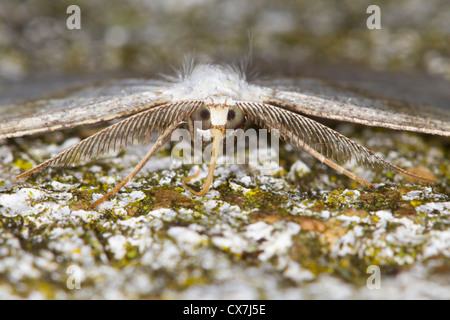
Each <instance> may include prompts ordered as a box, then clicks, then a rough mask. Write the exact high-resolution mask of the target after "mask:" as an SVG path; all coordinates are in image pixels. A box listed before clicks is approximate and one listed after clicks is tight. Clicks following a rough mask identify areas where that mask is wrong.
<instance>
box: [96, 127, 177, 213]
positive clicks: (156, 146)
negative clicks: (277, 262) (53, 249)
mask: <svg viewBox="0 0 450 320" xmlns="http://www.w3.org/2000/svg"><path fill="white" fill-rule="evenodd" d="M174 130H175V128H173V127H170V128H169V129H167V130H166V131H164V132H163V133H162V134H161V135H160V136H159V138H158V140H156V142H155V144H154V145H153V146H152V148H151V149H150V150H149V151H148V152H147V154H146V155H145V157H144V158H143V159H142V160H141V161H140V162H139V163H138V164H137V165H136V167H135V168H134V169H133V170H132V171H131V172H130V174H128V176H127V177H126V178H125V179H123V180H122V181H121V182H120V183H119V184H118V185H117V186H115V187H114V188H113V189H112V190H111V191H109V192H108V193H107V194H105V195H104V196H103V197H101V198H100V199H98V200H97V201H95V202H94V203H93V204H92V205H91V208H92V209H95V208H96V207H98V206H99V205H100V204H102V203H103V202H105V201H106V200H108V199H109V198H110V197H111V196H112V195H114V194H116V193H117V192H118V191H119V190H120V189H122V188H123V187H124V186H125V185H126V184H127V183H128V182H129V181H130V180H131V179H133V178H134V176H136V174H138V172H139V171H141V169H142V168H143V167H144V165H145V164H146V163H147V161H148V160H149V159H150V158H151V157H152V156H153V154H154V153H155V152H157V151H158V150H159V149H160V148H161V147H162V146H164V145H165V144H166V142H167V141H168V140H169V139H170V137H171V136H172V133H173V131H174Z"/></svg>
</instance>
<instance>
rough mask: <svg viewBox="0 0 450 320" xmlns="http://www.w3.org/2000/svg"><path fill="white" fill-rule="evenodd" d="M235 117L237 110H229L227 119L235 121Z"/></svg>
mask: <svg viewBox="0 0 450 320" xmlns="http://www.w3.org/2000/svg"><path fill="white" fill-rule="evenodd" d="M234 118H236V112H235V111H234V110H230V111H228V117H227V120H228V121H233V120H234Z"/></svg>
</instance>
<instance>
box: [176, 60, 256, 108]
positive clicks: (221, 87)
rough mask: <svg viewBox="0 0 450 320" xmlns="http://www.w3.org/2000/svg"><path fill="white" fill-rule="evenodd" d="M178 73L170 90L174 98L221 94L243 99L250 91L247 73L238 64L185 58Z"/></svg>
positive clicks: (206, 96) (199, 97) (217, 95)
mask: <svg viewBox="0 0 450 320" xmlns="http://www.w3.org/2000/svg"><path fill="white" fill-rule="evenodd" d="M177 75H178V77H177V78H176V81H175V85H174V86H173V87H172V88H171V90H169V91H170V94H171V95H172V97H173V98H174V100H189V99H191V100H204V99H208V98H210V97H219V96H222V97H228V98H231V99H235V100H241V99H242V98H243V97H246V96H248V93H249V84H248V82H247V81H246V77H245V74H244V73H243V72H242V71H241V70H240V68H239V67H237V66H236V65H226V64H211V63H198V62H196V61H195V60H194V59H185V63H184V64H183V67H182V68H181V70H179V71H178V72H177ZM171 80H172V81H174V80H175V78H171Z"/></svg>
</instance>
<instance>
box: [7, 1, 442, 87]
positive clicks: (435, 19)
mask: <svg viewBox="0 0 450 320" xmlns="http://www.w3.org/2000/svg"><path fill="white" fill-rule="evenodd" d="M371 4H376V5H378V6H380V8H381V30H369V29H368V28H367V27H366V21H367V18H368V17H369V16H370V14H367V13H366V10H367V7H368V6H369V5H371ZM69 5H78V6H79V7H80V9H81V30H69V29H68V28H67V27H66V20H67V18H68V17H69V16H70V14H68V13H66V10H67V7H68V6H69ZM249 34H250V35H251V38H252V46H253V59H254V65H255V67H256V69H257V70H259V71H260V73H261V74H263V75H271V74H284V75H302V74H306V75H311V74H312V75H319V76H326V75H327V74H328V73H333V72H332V71H333V70H354V69H355V68H356V69H361V70H363V69H374V70H390V71H402V72H414V73H415V72H420V73H426V74H431V75H436V76H439V77H444V78H447V79H448V78H450V1H448V0H434V1H423V0H400V1H373V0H371V1H363V0H361V1H355V0H346V1H327V0H319V1H317V0H316V1H300V0H283V1H270V0H258V1H243V0H228V1H226V0H223V1H220V0H209V1H208V0H147V1H146V0H129V1H106V0H100V1H91V0H86V1H83V0H81V1H76V0H70V1H65V0H58V1H54V0H30V1H16V0H2V1H1V2H0V79H1V80H4V81H5V80H6V81H17V80H23V79H26V78H28V77H30V76H42V75H44V76H45V75H73V74H76V75H80V74H93V73H95V74H103V75H110V74H127V75H129V74H137V75H150V76H151V75H153V74H154V73H155V72H170V68H171V66H175V67H177V66H179V65H180V64H181V62H182V59H183V57H184V56H185V55H186V54H192V55H194V56H197V57H202V58H204V59H206V60H212V61H225V62H233V61H235V60H236V59H239V57H243V56H245V55H246V54H247V52H248V48H249ZM352 68H353V69H352ZM340 73H345V71H343V72H340Z"/></svg>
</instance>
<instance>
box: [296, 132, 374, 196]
mask: <svg viewBox="0 0 450 320" xmlns="http://www.w3.org/2000/svg"><path fill="white" fill-rule="evenodd" d="M295 140H296V143H298V145H300V146H302V148H303V149H304V150H305V151H306V152H308V153H309V154H311V155H312V156H313V157H315V158H316V159H317V160H319V161H320V162H322V163H325V164H326V165H327V166H329V167H331V168H333V169H334V170H336V171H337V172H339V173H341V174H344V175H346V176H347V177H349V178H350V179H352V180H355V181H356V182H358V183H360V184H362V185H364V186H366V187H367V188H369V189H373V188H374V186H373V184H371V183H370V182H369V181H367V180H364V179H362V178H360V177H358V176H357V175H355V174H354V173H351V172H350V171H348V170H346V169H344V168H343V167H342V166H340V165H338V164H337V163H336V162H334V161H332V160H330V159H328V158H327V157H325V156H324V155H323V154H321V153H319V152H317V151H316V150H314V149H313V148H311V147H310V146H309V145H307V144H306V143H305V142H303V141H302V140H301V139H300V138H298V137H297V138H296V139H295Z"/></svg>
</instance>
